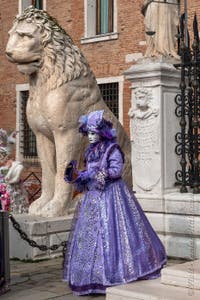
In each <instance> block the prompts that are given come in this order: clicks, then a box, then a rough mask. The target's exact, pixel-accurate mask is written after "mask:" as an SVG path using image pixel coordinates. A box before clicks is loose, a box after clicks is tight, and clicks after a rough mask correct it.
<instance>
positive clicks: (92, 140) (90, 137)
mask: <svg viewBox="0 0 200 300" xmlns="http://www.w3.org/2000/svg"><path fill="white" fill-rule="evenodd" d="M88 140H89V143H90V144H94V143H96V142H99V141H100V136H99V134H98V133H96V132H93V131H88Z"/></svg>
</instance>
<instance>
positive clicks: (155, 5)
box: [142, 0, 178, 58]
mask: <svg viewBox="0 0 200 300" xmlns="http://www.w3.org/2000/svg"><path fill="white" fill-rule="evenodd" d="M164 2H165V1H164V0H160V1H159V2H154V1H151V0H145V1H144V3H143V7H142V13H143V14H144V16H145V19H144V23H145V31H146V32H155V34H153V35H148V34H147V35H146V40H147V50H146V54H145V56H146V57H153V56H159V55H163V56H172V57H175V58H178V55H177V52H176V34H177V26H178V1H177V0H170V1H168V3H164ZM174 4H177V5H174Z"/></svg>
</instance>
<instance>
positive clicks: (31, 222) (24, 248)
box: [9, 214, 72, 260]
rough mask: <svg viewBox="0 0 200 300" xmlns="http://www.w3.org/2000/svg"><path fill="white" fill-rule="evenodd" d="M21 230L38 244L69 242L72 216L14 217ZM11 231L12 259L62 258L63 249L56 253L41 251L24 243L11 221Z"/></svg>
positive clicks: (49, 244)
mask: <svg viewBox="0 0 200 300" xmlns="http://www.w3.org/2000/svg"><path fill="white" fill-rule="evenodd" d="M14 218H15V219H16V221H17V222H18V223H19V224H20V226H21V229H22V230H23V231H25V232H26V233H27V235H28V237H29V238H30V239H32V240H34V241H35V242H36V243H38V244H42V245H46V246H52V245H53V244H59V243H60V242H62V241H67V239H68V236H69V231H70V226H71V220H72V216H64V217H57V218H43V217H38V216H35V217H34V216H30V215H27V214H23V215H14ZM9 231H10V258H18V259H21V260H40V259H49V258H54V257H58V256H62V247H60V248H59V249H57V250H56V251H51V250H48V251H40V250H39V249H38V248H33V247H31V246H29V244H28V243H27V242H26V241H24V240H23V239H22V238H21V237H20V235H19V233H18V232H17V231H16V230H15V229H14V228H13V226H12V224H11V221H10V224H9Z"/></svg>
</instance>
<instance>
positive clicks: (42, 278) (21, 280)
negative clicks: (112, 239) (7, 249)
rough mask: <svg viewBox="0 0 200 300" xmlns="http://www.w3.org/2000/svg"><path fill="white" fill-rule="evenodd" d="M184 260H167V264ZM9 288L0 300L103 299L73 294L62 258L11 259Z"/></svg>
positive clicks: (101, 299)
mask: <svg viewBox="0 0 200 300" xmlns="http://www.w3.org/2000/svg"><path fill="white" fill-rule="evenodd" d="M181 262H184V261H181V260H168V263H167V265H168V266H170V265H173V264H178V263H181ZM10 287H11V290H10V291H9V292H8V293H6V294H4V295H2V296H1V300H19V299H20V300H47V299H51V300H54V299H55V300H81V299H83V300H92V299H96V300H105V296H103V295H91V296H84V297H78V296H74V295H73V294H72V292H71V290H70V289H69V288H68V285H67V284H66V283H64V282H62V259H61V258H55V259H52V260H45V261H39V262H21V261H19V260H11V286H10Z"/></svg>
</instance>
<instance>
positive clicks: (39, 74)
mask: <svg viewBox="0 0 200 300" xmlns="http://www.w3.org/2000/svg"><path fill="white" fill-rule="evenodd" d="M6 55H7V58H8V59H9V61H10V62H12V63H15V64H16V65H17V67H18V70H19V71H20V72H21V73H23V74H26V75H28V76H29V83H30V91H29V99H28V103H27V111H26V113H27V119H28V123H29V125H30V127H31V129H32V130H33V132H34V134H35V135H36V141H37V151H38V156H39V159H40V162H41V167H42V194H41V197H40V198H39V199H37V200H36V201H35V202H33V203H32V204H31V205H30V208H29V213H30V214H33V215H41V216H45V217H46V216H48V217H54V216H61V215H64V214H66V212H67V211H68V210H69V207H70V204H71V199H72V192H73V190H72V187H71V186H70V185H69V184H67V183H66V182H65V181H64V179H63V176H64V175H63V174H64V169H65V167H66V164H67V163H68V162H70V161H71V160H72V159H77V160H78V161H79V160H80V156H81V153H83V148H85V146H86V145H84V143H85V139H84V138H83V137H82V136H81V134H80V133H79V132H78V119H79V117H80V116H81V115H85V114H88V113H89V112H90V111H94V110H100V109H104V110H105V117H106V118H108V119H110V120H111V121H112V122H113V123H114V126H115V127H116V128H117V131H118V142H119V144H120V145H121V147H122V149H123V151H124V152H125V155H126V164H125V168H124V177H125V179H126V181H128V183H131V182H132V180H131V166H130V164H131V163H130V161H131V159H130V152H131V148H130V141H129V139H128V137H127V135H126V133H125V131H124V129H123V127H122V126H121V125H120V123H119V122H118V120H117V119H116V118H115V117H114V115H113V114H112V113H111V111H110V110H109V109H108V107H107V106H106V104H105V102H104V101H103V99H102V96H101V94H100V91H99V88H98V85H97V82H96V79H95V76H94V74H93V73H92V71H91V69H90V67H89V65H88V63H87V61H86V59H85V57H84V56H83V54H82V53H81V51H80V50H79V48H78V47H77V46H76V45H74V43H73V41H72V39H71V37H70V36H69V35H68V34H67V33H66V32H65V30H64V29H62V28H61V27H60V26H59V24H58V23H57V21H56V20H55V19H54V18H52V17H51V16H50V15H49V14H48V13H47V12H46V11H42V10H38V9H36V8H34V7H32V6H30V7H28V8H27V9H25V11H24V12H23V14H21V15H20V16H17V17H16V19H15V20H14V24H13V27H12V28H11V30H10V31H9V40H8V43H7V47H6Z"/></svg>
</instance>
